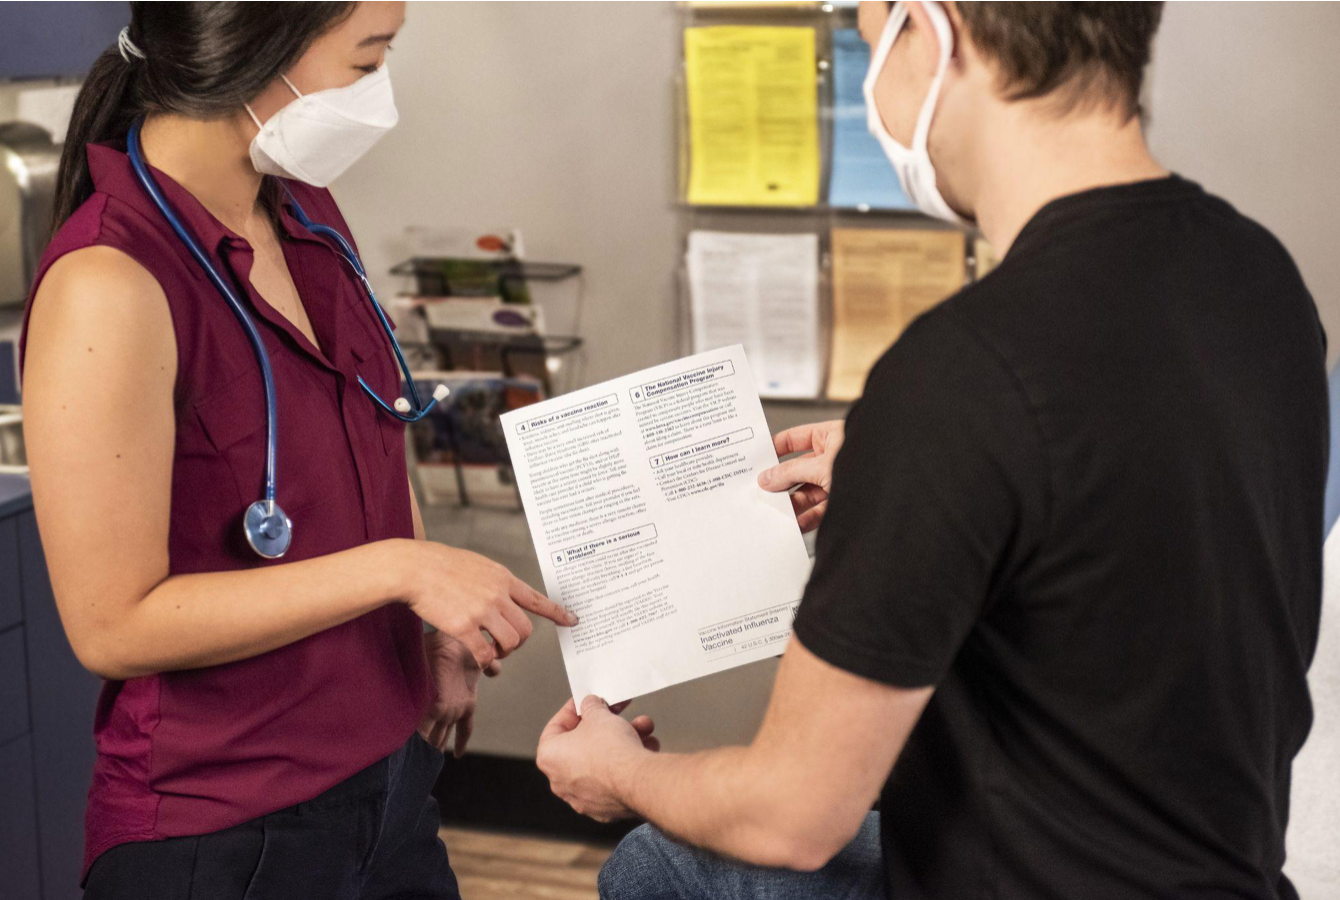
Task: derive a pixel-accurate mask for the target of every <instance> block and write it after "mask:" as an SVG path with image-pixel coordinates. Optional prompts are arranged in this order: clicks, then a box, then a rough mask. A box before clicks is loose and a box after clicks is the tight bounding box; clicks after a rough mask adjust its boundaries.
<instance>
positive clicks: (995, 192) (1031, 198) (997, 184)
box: [973, 102, 1168, 255]
mask: <svg viewBox="0 0 1340 900" xmlns="http://www.w3.org/2000/svg"><path fill="white" fill-rule="evenodd" d="M1030 106H1031V105H1030V104H1029V103H1027V102H1015V103H1007V104H1002V105H999V106H997V107H994V108H993V110H992V112H991V114H990V115H992V116H994V117H995V118H996V119H997V121H995V122H991V123H983V124H984V125H987V126H989V127H984V128H983V129H982V133H983V134H987V135H991V136H992V137H990V138H988V139H987V140H986V141H984V142H983V143H982V145H981V147H980V152H979V155H978V158H977V160H976V163H977V167H976V168H977V173H976V174H977V179H976V180H977V184H978V185H979V189H978V190H977V191H976V196H975V198H974V200H975V202H974V203H973V208H974V210H975V211H976V215H977V224H978V227H979V228H980V229H981V230H982V233H983V234H984V235H985V236H986V239H987V240H988V241H990V243H991V245H992V246H993V247H994V248H995V249H996V252H997V253H999V254H1001V255H1004V254H1005V253H1006V252H1007V251H1008V250H1009V248H1010V245H1011V244H1013V243H1014V239H1015V238H1016V237H1018V236H1019V232H1020V231H1022V230H1023V228H1024V226H1025V225H1026V224H1028V220H1029V219H1031V218H1033V216H1034V215H1035V214H1036V213H1037V212H1038V210H1040V209H1042V207H1044V206H1046V205H1047V204H1048V203H1050V202H1051V201H1052V200H1055V199H1057V198H1058V197H1065V196H1067V195H1069V194H1075V193H1078V192H1080V191H1084V190H1089V189H1091V188H1098V187H1106V186H1109V185H1116V184H1129V183H1132V182H1136V181H1146V180H1148V179H1152V178H1162V177H1165V176H1167V175H1168V171H1167V170H1166V169H1164V168H1163V167H1162V166H1160V165H1159V164H1158V162H1157V161H1156V160H1155V159H1154V157H1153V156H1151V155H1150V153H1149V147H1148V146H1147V145H1146V144H1145V139H1144V133H1143V130H1142V129H1141V127H1140V121H1139V119H1138V118H1132V119H1131V120H1130V121H1129V122H1126V123H1121V122H1119V121H1118V120H1117V119H1116V118H1115V117H1114V116H1112V115H1111V114H1110V113H1104V112H1101V111H1096V110H1095V111H1094V112H1093V113H1092V114H1089V115H1073V114H1072V115H1063V116H1056V115H1049V114H1048V113H1046V112H1045V111H1043V110H1039V109H1037V108H1030Z"/></svg>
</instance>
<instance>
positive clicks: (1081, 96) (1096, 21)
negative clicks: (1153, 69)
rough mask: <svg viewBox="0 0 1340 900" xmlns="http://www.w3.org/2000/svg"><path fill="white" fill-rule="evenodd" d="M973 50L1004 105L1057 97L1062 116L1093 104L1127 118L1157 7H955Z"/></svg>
mask: <svg viewBox="0 0 1340 900" xmlns="http://www.w3.org/2000/svg"><path fill="white" fill-rule="evenodd" d="M957 6H958V10H959V13H960V14H961V15H962V16H963V24H964V26H965V27H966V28H967V30H968V36H969V37H970V38H971V39H972V42H973V44H974V45H975V46H976V47H977V48H978V49H979V50H981V51H982V53H983V54H984V55H986V56H987V57H988V58H989V59H990V60H991V61H992V62H993V63H995V64H996V66H997V67H998V68H999V70H1000V81H1001V85H1000V87H1001V90H1002V91H1003V92H1004V95H1005V96H1006V98H1008V99H1010V100H1025V99H1030V98H1037V97H1044V96H1047V95H1049V94H1053V93H1054V94H1056V95H1057V99H1058V101H1060V103H1061V104H1062V108H1063V109H1064V110H1065V111H1069V110H1071V109H1074V108H1076V107H1079V106H1083V105H1089V104H1095V105H1101V106H1106V107H1110V108H1112V109H1113V110H1115V111H1116V112H1117V113H1118V114H1120V115H1122V116H1124V117H1125V118H1126V119H1128V120H1129V119H1131V118H1133V117H1134V116H1136V115H1138V114H1139V113H1140V86H1141V84H1142V83H1143V81H1144V74H1145V66H1146V65H1147V64H1148V63H1149V51H1150V45H1151V44H1152V43H1153V41H1154V32H1156V31H1157V30H1158V27H1159V19H1160V18H1161V17H1162V15H1163V4H1162V3H1097V2H1094V3H1045V2H1039V3H1010V2H1006V3H959V4H957Z"/></svg>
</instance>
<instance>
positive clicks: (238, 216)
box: [140, 113, 264, 236]
mask: <svg viewBox="0 0 1340 900" xmlns="http://www.w3.org/2000/svg"><path fill="white" fill-rule="evenodd" d="M254 130H255V129H254V126H252V124H251V122H250V121H246V120H244V119H243V118H242V117H241V116H232V117H229V118H224V119H209V120H202V119H191V118H187V117H186V116H179V115H173V114H169V113H164V114H161V115H153V116H149V118H148V119H147V120H146V121H145V123H144V128H143V130H142V131H141V134H140V144H141V146H142V147H143V150H144V157H145V160H146V161H147V162H149V164H150V165H152V166H154V167H155V168H156V169H159V170H160V171H162V172H164V173H166V174H167V175H168V176H169V177H171V178H172V180H173V181H175V182H177V184H179V185H181V186H182V187H183V188H185V189H186V190H188V191H190V192H191V196H193V197H195V198H196V199H197V200H199V201H200V203H201V204H202V205H203V206H204V207H205V209H207V210H209V212H210V213H212V214H213V216H214V217H215V218H216V219H218V220H219V221H220V222H222V223H223V224H224V225H225V226H226V227H228V228H230V229H232V230H233V231H235V232H237V233H238V234H240V235H243V236H246V235H247V233H248V232H249V231H251V229H252V228H253V227H254V225H255V223H256V221H257V217H258V216H260V217H262V218H263V217H264V212H263V210H261V209H260V207H259V204H258V198H259V197H260V190H261V178H262V176H261V174H260V173H259V172H257V171H256V169H255V167H253V166H252V164H251V158H250V155H249V147H250V144H251V137H252V132H253V131H254Z"/></svg>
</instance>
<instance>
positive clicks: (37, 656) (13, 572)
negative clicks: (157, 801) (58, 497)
mask: <svg viewBox="0 0 1340 900" xmlns="http://www.w3.org/2000/svg"><path fill="white" fill-rule="evenodd" d="M101 684H102V682H101V681H100V680H99V679H98V678H97V677H95V676H93V675H91V674H90V673H89V672H87V671H86V670H85V669H84V668H83V667H82V666H81V665H80V664H79V661H78V660H77V659H75V656H74V651H73V650H71V649H70V644H69V642H68V641H67V640H66V639H65V632H64V630H63V629H62V628H61V624H60V616H59V614H58V613H57V610H56V602H55V599H54V597H53V596H52V593H51V585H50V582H49V581H48V580H47V571H46V559H45V558H44V557H43V555H42V544H41V541H40V540H39V539H38V535H37V520H36V519H35V518H34V516H33V509H32V500H31V497H30V494H29V492H28V483H27V479H25V478H21V477H19V476H13V475H0V878H3V882H2V883H0V895H2V896H4V897H5V898H6V900H9V898H13V900H77V898H79V897H80V896H81V895H82V891H80V889H79V868H80V864H81V862H82V860H83V852H84V805H85V803H86V801H87V798H88V786H89V779H90V777H91V776H92V772H93V758H94V755H95V749H94V745H93V714H94V710H95V708H96V706H97V697H98V690H99V687H100V686H101Z"/></svg>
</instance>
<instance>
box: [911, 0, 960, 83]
mask: <svg viewBox="0 0 1340 900" xmlns="http://www.w3.org/2000/svg"><path fill="white" fill-rule="evenodd" d="M951 21H952V19H951ZM903 28H904V29H906V31H907V35H906V40H907V43H908V49H909V50H910V51H911V54H912V57H911V58H912V60H913V61H914V65H915V66H916V68H917V69H919V70H921V71H922V72H924V73H928V74H929V75H932V76H933V75H934V74H935V70H936V69H938V68H939V66H940V37H939V35H938V34H937V32H936V31H935V26H934V25H932V24H931V19H930V16H929V15H928V14H927V13H926V6H925V4H924V3H923V2H922V0H908V2H907V21H906V22H905V23H904V24H903Z"/></svg>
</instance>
